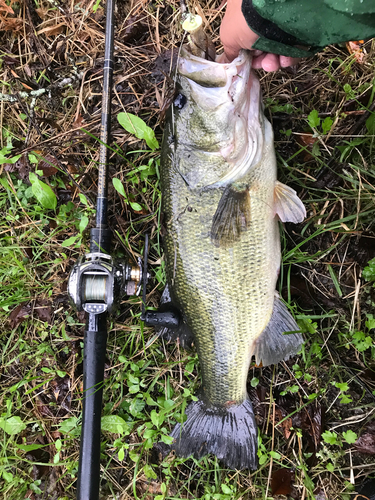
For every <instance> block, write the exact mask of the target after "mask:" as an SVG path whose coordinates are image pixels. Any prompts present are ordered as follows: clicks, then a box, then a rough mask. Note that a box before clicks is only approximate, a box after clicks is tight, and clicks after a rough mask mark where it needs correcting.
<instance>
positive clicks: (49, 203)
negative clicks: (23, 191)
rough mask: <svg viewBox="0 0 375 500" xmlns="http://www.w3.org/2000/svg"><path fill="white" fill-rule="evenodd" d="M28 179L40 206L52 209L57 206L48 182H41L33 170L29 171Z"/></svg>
mask: <svg viewBox="0 0 375 500" xmlns="http://www.w3.org/2000/svg"><path fill="white" fill-rule="evenodd" d="M29 179H30V182H31V184H32V190H33V193H34V196H35V198H36V199H37V200H38V201H39V203H40V204H41V205H42V207H44V208H50V209H53V210H54V209H55V208H56V206H57V198H56V195H55V193H54V192H53V191H52V189H51V188H50V187H49V186H48V184H46V183H45V182H42V181H41V180H40V179H39V178H38V177H37V176H36V175H35V174H34V173H33V172H30V174H29Z"/></svg>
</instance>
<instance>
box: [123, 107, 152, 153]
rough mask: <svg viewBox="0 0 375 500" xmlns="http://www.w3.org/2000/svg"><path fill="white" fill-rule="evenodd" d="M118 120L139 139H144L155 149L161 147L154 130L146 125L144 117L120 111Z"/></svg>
mask: <svg viewBox="0 0 375 500" xmlns="http://www.w3.org/2000/svg"><path fill="white" fill-rule="evenodd" d="M117 120H118V122H119V124H120V125H121V126H122V127H124V129H125V130H126V131H127V132H129V133H130V134H133V135H135V136H136V137H138V139H144V140H145V141H146V144H147V146H148V147H149V148H150V149H152V150H153V151H154V150H155V149H157V148H158V147H159V143H158V141H157V139H156V137H155V134H154V131H153V130H152V128H150V127H149V126H148V125H146V123H145V122H144V121H143V120H142V118H139V117H138V116H135V115H132V114H131V113H119V114H118V115H117Z"/></svg>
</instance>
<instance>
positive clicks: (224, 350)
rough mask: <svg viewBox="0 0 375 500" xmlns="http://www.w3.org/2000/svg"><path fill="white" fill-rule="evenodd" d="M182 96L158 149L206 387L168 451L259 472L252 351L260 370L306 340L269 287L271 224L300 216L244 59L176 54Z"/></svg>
mask: <svg viewBox="0 0 375 500" xmlns="http://www.w3.org/2000/svg"><path fill="white" fill-rule="evenodd" d="M177 89H178V95H177V97H176V99H175V101H174V103H173V105H172V106H171V108H170V110H169V116H168V119H167V124H166V128H165V132H164V139H163V147H162V164H161V181H162V211H163V223H164V226H165V231H166V232H165V237H164V247H165V260H166V269H167V281H168V285H169V293H170V300H171V302H172V303H173V304H174V306H176V307H177V308H178V309H179V310H180V311H181V313H182V317H183V319H184V325H185V326H187V327H188V328H189V329H190V330H191V332H192V334H193V336H194V343H195V345H196V348H197V351H198V357H199V363H200V367H201V373H202V389H201V393H200V395H199V399H198V401H196V402H192V403H191V404H190V405H189V407H188V408H187V411H186V414H187V421H186V422H185V423H183V424H181V425H180V424H178V425H177V426H176V427H175V429H174V430H173V432H172V436H173V437H174V438H175V442H174V445H173V446H174V448H175V450H176V453H177V454H178V455H180V456H190V455H191V454H193V455H194V456H195V457H197V458H200V457H202V456H203V455H205V454H207V453H213V454H215V455H216V456H217V457H218V458H219V459H222V460H223V461H224V463H225V464H226V465H227V466H228V467H231V468H236V469H242V468H250V469H255V468H256V467H257V427H256V424H255V419H254V414H253V410H252V406H251V403H250V400H249V398H248V395H247V391H246V381H247V376H248V369H249V365H250V361H251V357H252V356H253V355H255V358H256V362H257V363H258V364H260V363H262V364H263V366H265V365H269V364H272V363H277V362H279V361H280V360H282V359H287V358H288V357H290V356H292V355H294V354H296V353H297V351H298V350H299V349H300V347H301V344H302V342H303V340H302V337H301V335H300V334H299V333H296V332H298V330H299V328H298V326H297V324H296V323H295V321H294V319H293V318H292V316H291V315H290V313H289V312H288V309H287V308H286V306H285V305H284V304H283V302H282V301H281V299H280V298H279V296H278V295H277V294H276V292H275V287H276V281H277V277H278V273H279V267H280V260H281V255H280V236H279V227H278V221H279V220H282V221H292V222H299V221H302V220H303V219H304V217H305V208H304V206H303V203H302V202H301V200H300V199H299V198H298V197H297V195H296V192H295V191H294V190H293V189H291V188H289V187H287V186H285V185H283V184H281V183H279V182H278V181H277V179H276V159H275V152H274V145H273V132H272V128H271V124H270V123H269V122H268V120H267V119H266V118H265V117H264V115H263V111H262V107H261V95H260V85H259V81H258V79H257V77H256V75H255V73H253V72H252V70H251V55H250V53H249V52H245V51H243V52H241V53H240V55H239V56H238V57H237V58H236V59H235V60H234V61H233V62H231V63H229V64H220V63H217V62H209V61H206V60H204V59H200V58H199V57H196V56H194V55H192V54H190V53H189V51H188V50H187V49H186V48H183V49H182V51H181V54H180V57H179V60H178V64H177ZM284 332H294V333H290V334H288V335H284Z"/></svg>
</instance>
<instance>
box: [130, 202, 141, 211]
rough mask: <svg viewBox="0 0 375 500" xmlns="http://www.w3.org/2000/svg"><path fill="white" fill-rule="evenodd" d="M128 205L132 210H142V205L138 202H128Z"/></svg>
mask: <svg viewBox="0 0 375 500" xmlns="http://www.w3.org/2000/svg"><path fill="white" fill-rule="evenodd" d="M130 206H131V207H132V209H133V210H135V211H136V212H141V210H142V207H141V205H140V204H139V203H135V202H133V201H131V202H130Z"/></svg>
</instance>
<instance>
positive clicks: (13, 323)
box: [9, 302, 31, 330]
mask: <svg viewBox="0 0 375 500" xmlns="http://www.w3.org/2000/svg"><path fill="white" fill-rule="evenodd" d="M30 314H31V304H30V303H29V302H23V303H22V304H19V305H18V306H17V307H16V308H15V309H13V311H12V312H11V313H10V315H9V322H10V327H11V329H12V330H13V329H14V328H16V327H17V326H18V325H20V324H21V323H22V321H25V319H26V318H27V317H29V316H30Z"/></svg>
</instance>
